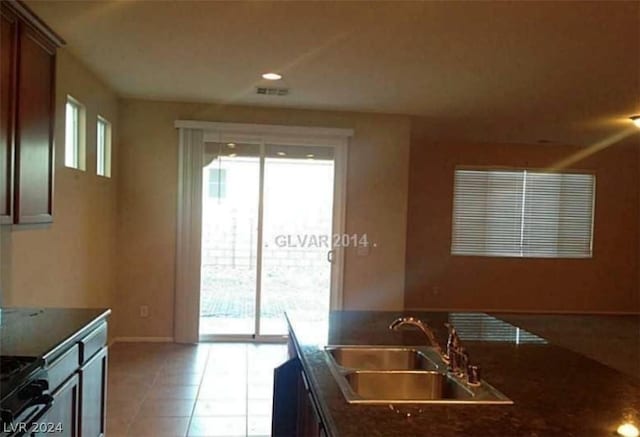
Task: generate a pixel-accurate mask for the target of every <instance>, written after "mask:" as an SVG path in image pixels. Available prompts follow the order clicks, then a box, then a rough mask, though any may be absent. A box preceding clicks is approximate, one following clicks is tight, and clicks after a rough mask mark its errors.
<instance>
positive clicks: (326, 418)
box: [285, 313, 338, 437]
mask: <svg viewBox="0 0 640 437" xmlns="http://www.w3.org/2000/svg"><path fill="white" fill-rule="evenodd" d="M285 319H286V321H287V326H288V327H289V335H290V336H291V339H292V341H293V345H294V347H295V349H296V354H297V355H298V358H299V360H300V364H301V365H302V368H303V369H304V371H305V376H306V377H307V381H308V382H309V385H310V386H311V388H312V389H313V392H314V399H315V400H316V401H317V404H318V408H319V409H320V411H319V413H320V416H322V417H321V419H322V423H323V424H324V425H325V427H326V428H328V429H325V431H326V432H327V434H328V436H330V437H331V436H337V435H338V432H337V428H336V425H335V423H334V421H333V418H332V417H331V414H330V413H329V411H328V408H327V406H326V405H325V402H324V399H323V397H322V396H321V395H320V389H319V384H318V381H317V379H316V377H315V374H314V372H313V370H312V369H311V366H310V365H309V363H308V362H307V360H306V358H305V353H304V352H303V351H302V349H301V347H300V344H299V343H298V339H297V337H296V334H295V330H294V329H293V325H292V324H291V321H290V320H289V316H288V315H287V314H286V313H285Z"/></svg>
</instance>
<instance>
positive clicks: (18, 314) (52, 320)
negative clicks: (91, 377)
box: [0, 308, 111, 397]
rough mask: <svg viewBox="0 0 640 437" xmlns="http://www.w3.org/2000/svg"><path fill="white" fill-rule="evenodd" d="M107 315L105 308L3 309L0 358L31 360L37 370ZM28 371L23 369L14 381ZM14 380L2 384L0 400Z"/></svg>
mask: <svg viewBox="0 0 640 437" xmlns="http://www.w3.org/2000/svg"><path fill="white" fill-rule="evenodd" d="M110 313H111V310H108V309H93V308H91V309H75V308H2V309H0V356H2V357H29V358H34V361H33V365H32V367H34V368H36V367H40V366H42V365H43V364H44V363H45V362H50V361H51V360H54V359H55V358H56V357H57V356H58V355H59V354H60V353H62V352H63V351H64V350H65V349H66V348H67V347H68V346H69V345H71V344H73V343H74V342H75V341H77V339H79V338H80V337H81V336H82V335H84V333H86V332H89V331H90V330H91V329H93V328H94V327H95V326H97V325H98V324H99V323H101V322H102V320H104V319H105V318H106V317H107V316H108V315H109V314H110ZM30 370H32V369H28V368H27V369H25V370H24V371H22V372H21V373H20V375H17V376H16V378H19V377H20V376H21V375H24V374H25V373H28V371H30ZM16 378H12V379H10V380H6V381H2V387H0V397H4V394H6V393H8V392H10V391H11V390H13V387H15V385H16V384H19V381H15V379H16Z"/></svg>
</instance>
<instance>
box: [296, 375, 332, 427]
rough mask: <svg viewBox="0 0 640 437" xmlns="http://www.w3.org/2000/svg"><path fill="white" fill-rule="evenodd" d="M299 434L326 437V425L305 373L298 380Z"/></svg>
mask: <svg viewBox="0 0 640 437" xmlns="http://www.w3.org/2000/svg"><path fill="white" fill-rule="evenodd" d="M297 429H298V434H297V435H300V436H305V437H324V436H326V434H325V431H324V425H323V423H322V419H321V418H320V412H319V411H318V406H317V404H316V401H315V398H314V397H313V394H312V393H311V390H310V389H309V384H308V382H307V380H306V377H305V375H304V372H303V371H301V372H300V378H299V380H298V423H297Z"/></svg>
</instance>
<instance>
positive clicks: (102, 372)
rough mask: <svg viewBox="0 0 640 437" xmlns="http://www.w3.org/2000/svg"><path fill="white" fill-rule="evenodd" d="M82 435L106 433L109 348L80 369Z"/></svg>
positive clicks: (91, 436) (90, 435) (98, 353)
mask: <svg viewBox="0 0 640 437" xmlns="http://www.w3.org/2000/svg"><path fill="white" fill-rule="evenodd" d="M80 387H81V394H82V397H81V401H80V434H81V435H82V437H98V436H103V435H104V433H105V427H106V426H105V423H106V418H105V413H106V406H107V347H106V346H105V347H103V348H102V349H101V350H100V351H99V352H97V353H96V354H95V355H94V356H93V357H92V358H90V359H89V361H87V363H86V364H85V365H84V366H82V367H81V368H80Z"/></svg>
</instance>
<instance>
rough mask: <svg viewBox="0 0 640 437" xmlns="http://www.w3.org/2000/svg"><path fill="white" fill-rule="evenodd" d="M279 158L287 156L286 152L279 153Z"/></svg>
mask: <svg viewBox="0 0 640 437" xmlns="http://www.w3.org/2000/svg"><path fill="white" fill-rule="evenodd" d="M278 156H287V154H286V153H285V152H278Z"/></svg>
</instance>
